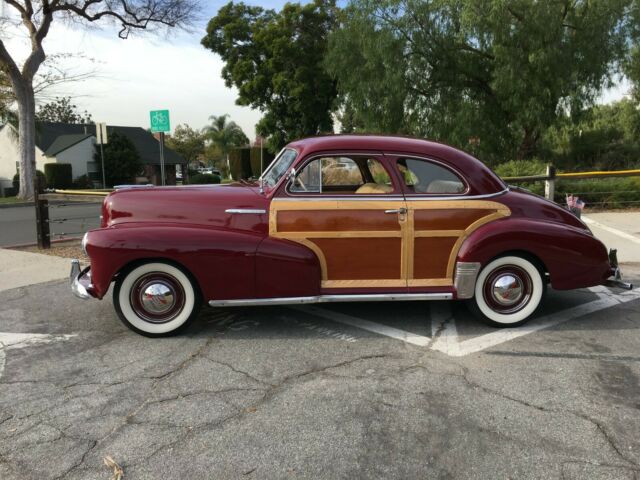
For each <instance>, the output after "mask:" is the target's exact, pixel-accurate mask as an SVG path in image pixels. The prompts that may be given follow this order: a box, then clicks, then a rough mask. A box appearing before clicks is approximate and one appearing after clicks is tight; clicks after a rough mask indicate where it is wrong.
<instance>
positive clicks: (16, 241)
mask: <svg viewBox="0 0 640 480" xmlns="http://www.w3.org/2000/svg"><path fill="white" fill-rule="evenodd" d="M35 218H36V212H35V207H33V206H19V207H3V208H0V247H6V246H9V245H22V244H27V243H35V242H36V220H35ZM49 218H50V221H51V223H50V225H51V233H52V235H51V239H52V240H55V239H57V238H60V237H61V235H62V234H65V236H75V237H79V236H82V234H83V233H84V232H86V231H87V230H90V229H91V228H97V227H99V226H100V204H99V203H79V204H68V203H67V204H51V205H50V206H49ZM61 220H65V221H64V222H61Z"/></svg>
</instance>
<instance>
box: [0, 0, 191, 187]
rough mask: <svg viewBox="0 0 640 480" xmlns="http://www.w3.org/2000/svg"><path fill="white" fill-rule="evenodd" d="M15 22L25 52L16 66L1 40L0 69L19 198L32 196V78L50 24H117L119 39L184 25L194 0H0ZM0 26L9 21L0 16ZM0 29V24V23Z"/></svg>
mask: <svg viewBox="0 0 640 480" xmlns="http://www.w3.org/2000/svg"><path fill="white" fill-rule="evenodd" d="M4 4H5V5H7V6H9V7H11V8H12V9H13V10H12V11H13V12H14V13H16V14H17V15H18V16H19V18H20V22H21V25H22V27H23V29H24V31H25V33H26V35H27V37H28V38H29V42H30V52H29V54H28V56H27V58H26V60H25V61H24V63H23V64H22V65H21V66H19V64H18V61H17V60H16V58H15V57H14V56H12V55H11V54H10V53H9V51H8V50H7V48H6V45H5V43H4V41H3V40H1V39H0V70H3V71H4V72H5V73H6V74H7V75H8V76H9V79H10V80H11V86H12V90H13V94H14V96H15V99H16V103H17V105H18V135H19V141H18V144H19V150H20V191H19V193H18V196H19V197H20V198H30V197H33V195H34V191H33V175H34V171H35V98H34V77H35V76H36V74H37V73H38V70H39V68H40V66H41V65H42V63H43V62H44V61H45V59H46V54H45V50H44V47H43V41H44V39H45V38H46V36H47V34H48V33H49V30H50V28H51V25H52V24H53V23H54V22H56V23H57V22H59V21H72V22H77V23H84V24H93V23H94V22H109V21H111V22H112V23H116V24H119V25H120V27H119V28H120V30H119V33H118V34H119V36H120V38H123V39H125V38H127V37H128V36H129V34H130V33H131V32H132V31H141V30H145V29H150V28H152V27H154V26H156V27H157V26H166V27H174V26H185V25H188V24H189V23H190V22H191V21H192V20H193V19H194V17H195V14H196V13H197V7H198V1H197V0H120V1H114V0H4ZM2 21H3V22H4V24H5V26H6V24H7V23H8V22H11V21H12V19H11V18H9V17H0V22H2ZM0 27H2V25H0Z"/></svg>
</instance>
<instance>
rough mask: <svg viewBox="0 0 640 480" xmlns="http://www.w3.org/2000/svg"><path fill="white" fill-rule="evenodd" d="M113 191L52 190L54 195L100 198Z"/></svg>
mask: <svg viewBox="0 0 640 480" xmlns="http://www.w3.org/2000/svg"><path fill="white" fill-rule="evenodd" d="M112 191H113V190H108V191H105V190H54V192H55V193H58V194H60V195H90V196H96V195H98V196H101V197H106V196H107V195H109V194H110V193H111V192H112Z"/></svg>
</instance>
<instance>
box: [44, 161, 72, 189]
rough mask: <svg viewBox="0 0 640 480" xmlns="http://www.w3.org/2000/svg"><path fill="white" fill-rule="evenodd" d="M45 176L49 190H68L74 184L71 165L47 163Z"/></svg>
mask: <svg viewBox="0 0 640 480" xmlns="http://www.w3.org/2000/svg"><path fill="white" fill-rule="evenodd" d="M44 175H45V177H47V185H49V188H60V189H66V188H69V187H71V185H72V184H73V173H72V169H71V164H70V163H46V164H45V165H44Z"/></svg>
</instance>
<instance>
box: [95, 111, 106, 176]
mask: <svg viewBox="0 0 640 480" xmlns="http://www.w3.org/2000/svg"><path fill="white" fill-rule="evenodd" d="M107 140H108V138H107V124H106V123H104V122H103V123H96V143H97V144H98V145H100V162H101V163H102V188H107V180H106V177H105V174H104V149H103V148H102V145H104V144H105V143H107Z"/></svg>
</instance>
